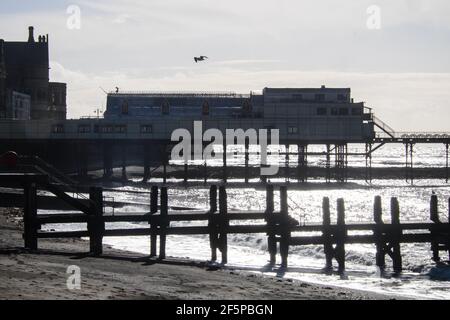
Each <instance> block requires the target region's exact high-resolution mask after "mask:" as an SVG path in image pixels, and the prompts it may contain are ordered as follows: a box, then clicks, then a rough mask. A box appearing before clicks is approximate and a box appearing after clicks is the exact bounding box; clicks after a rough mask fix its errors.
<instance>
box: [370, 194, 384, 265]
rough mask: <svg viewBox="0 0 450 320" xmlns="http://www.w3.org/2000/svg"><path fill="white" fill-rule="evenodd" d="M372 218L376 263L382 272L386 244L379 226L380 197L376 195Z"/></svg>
mask: <svg viewBox="0 0 450 320" xmlns="http://www.w3.org/2000/svg"><path fill="white" fill-rule="evenodd" d="M373 219H374V221H375V223H376V226H375V230H374V235H375V246H376V248H377V253H376V258H375V259H376V265H377V267H379V268H380V270H381V271H382V272H383V271H384V269H385V268H386V252H385V250H384V247H385V245H386V241H385V239H384V235H383V232H382V231H381V228H382V226H383V224H384V223H383V209H382V206H381V197H380V196H376V197H375V201H374V204H373Z"/></svg>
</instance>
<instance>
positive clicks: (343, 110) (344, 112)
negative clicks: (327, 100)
mask: <svg viewBox="0 0 450 320" xmlns="http://www.w3.org/2000/svg"><path fill="white" fill-rule="evenodd" d="M339 115H340V116H348V108H339Z"/></svg>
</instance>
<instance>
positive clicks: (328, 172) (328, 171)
mask: <svg viewBox="0 0 450 320" xmlns="http://www.w3.org/2000/svg"><path fill="white" fill-rule="evenodd" d="M330 150H331V147H330V145H329V144H327V153H326V159H325V170H326V172H325V181H326V183H330V182H331V163H330V153H331V151H330Z"/></svg>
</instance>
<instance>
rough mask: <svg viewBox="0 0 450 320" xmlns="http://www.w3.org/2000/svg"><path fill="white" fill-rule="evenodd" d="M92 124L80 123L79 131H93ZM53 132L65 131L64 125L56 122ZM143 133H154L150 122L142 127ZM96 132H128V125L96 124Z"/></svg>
mask: <svg viewBox="0 0 450 320" xmlns="http://www.w3.org/2000/svg"><path fill="white" fill-rule="evenodd" d="M91 129H92V127H91V125H89V124H80V125H78V133H91ZM52 132H53V133H64V132H65V130H64V125H62V124H56V125H54V126H53V128H52ZM140 132H141V133H147V134H148V133H152V132H153V126H152V125H150V124H143V125H141V127H140ZM94 133H119V134H123V133H127V126H126V125H98V124H96V125H94Z"/></svg>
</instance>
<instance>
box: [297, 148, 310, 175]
mask: <svg viewBox="0 0 450 320" xmlns="http://www.w3.org/2000/svg"><path fill="white" fill-rule="evenodd" d="M307 170H308V146H307V145H302V144H299V145H298V166H297V176H298V182H306V181H307V180H308V171H307Z"/></svg>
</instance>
